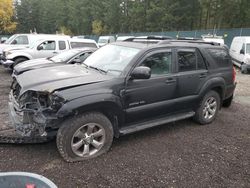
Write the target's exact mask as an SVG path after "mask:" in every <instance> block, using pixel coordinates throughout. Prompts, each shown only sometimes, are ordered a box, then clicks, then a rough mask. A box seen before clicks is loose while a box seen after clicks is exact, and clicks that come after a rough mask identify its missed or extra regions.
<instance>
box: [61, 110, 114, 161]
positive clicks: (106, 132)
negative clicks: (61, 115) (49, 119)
mask: <svg viewBox="0 0 250 188" xmlns="http://www.w3.org/2000/svg"><path fill="white" fill-rule="evenodd" d="M113 135H114V133H113V127H112V124H111V122H110V121H109V119H108V118H107V117H106V116H105V115H103V114H102V113H99V112H91V113H85V114H83V115H79V116H76V117H73V118H71V119H69V120H66V121H65V122H64V123H63V125H62V127H61V128H60V129H59V130H58V133H57V148H58V151H59V153H60V154H61V156H62V157H63V158H64V159H65V160H66V161H67V162H75V161H82V160H86V159H90V158H94V157H97V156H99V155H101V154H103V153H105V152H107V151H108V150H109V148H110V147H111V145H112V141H113Z"/></svg>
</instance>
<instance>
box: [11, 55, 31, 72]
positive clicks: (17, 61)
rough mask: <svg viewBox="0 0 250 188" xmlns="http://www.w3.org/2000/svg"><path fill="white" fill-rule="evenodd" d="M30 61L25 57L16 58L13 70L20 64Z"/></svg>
mask: <svg viewBox="0 0 250 188" xmlns="http://www.w3.org/2000/svg"><path fill="white" fill-rule="evenodd" d="M27 60H28V59H27V58H24V57H19V58H16V59H15V61H14V64H13V66H12V69H13V68H14V67H15V66H16V65H18V64H19V63H22V62H24V61H27Z"/></svg>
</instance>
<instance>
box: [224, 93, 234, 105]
mask: <svg viewBox="0 0 250 188" xmlns="http://www.w3.org/2000/svg"><path fill="white" fill-rule="evenodd" d="M233 98H234V97H233V95H232V96H231V97H229V98H228V99H226V100H224V101H223V104H222V106H223V107H225V108H229V107H230V106H231V104H232V101H233Z"/></svg>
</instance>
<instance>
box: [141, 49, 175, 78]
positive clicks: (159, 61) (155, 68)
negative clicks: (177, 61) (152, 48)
mask: <svg viewBox="0 0 250 188" xmlns="http://www.w3.org/2000/svg"><path fill="white" fill-rule="evenodd" d="M171 62H172V55H171V52H162V53H157V54H154V55H151V56H149V57H147V58H146V59H145V60H144V61H143V62H142V64H141V66H146V67H149V68H150V69H151V74H152V76H156V75H163V74H168V73H170V71H171Z"/></svg>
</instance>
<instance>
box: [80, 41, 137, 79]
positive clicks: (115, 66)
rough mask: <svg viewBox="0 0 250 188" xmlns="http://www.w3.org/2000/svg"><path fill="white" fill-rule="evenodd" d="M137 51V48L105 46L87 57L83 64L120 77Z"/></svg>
mask: <svg viewBox="0 0 250 188" xmlns="http://www.w3.org/2000/svg"><path fill="white" fill-rule="evenodd" d="M139 51H140V49H137V48H130V47H124V46H117V45H106V46H104V47H102V48H100V49H99V50H97V51H96V52H95V53H93V54H92V55H91V56H89V58H88V59H86V61H85V62H84V64H86V65H87V66H91V67H96V68H98V69H101V70H103V71H105V72H110V73H112V74H114V75H120V74H121V72H123V70H124V69H125V67H126V66H127V65H128V64H129V62H130V61H131V60H132V58H133V57H134V56H135V55H136V54H137V53H138V52H139Z"/></svg>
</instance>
